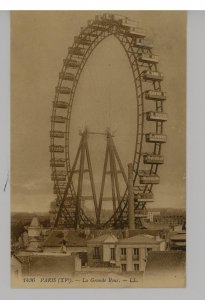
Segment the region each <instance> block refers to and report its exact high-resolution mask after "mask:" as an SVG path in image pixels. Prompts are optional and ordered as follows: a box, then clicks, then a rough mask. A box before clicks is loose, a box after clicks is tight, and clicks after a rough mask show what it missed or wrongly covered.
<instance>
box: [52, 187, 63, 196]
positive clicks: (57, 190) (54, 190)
mask: <svg viewBox="0 0 205 300" xmlns="http://www.w3.org/2000/svg"><path fill="white" fill-rule="evenodd" d="M53 193H54V194H55V195H56V194H58V193H60V194H61V195H63V194H64V193H65V189H61V188H57V187H56V186H54V187H53Z"/></svg>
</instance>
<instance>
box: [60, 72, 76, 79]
mask: <svg viewBox="0 0 205 300" xmlns="http://www.w3.org/2000/svg"><path fill="white" fill-rule="evenodd" d="M59 78H60V79H63V80H69V81H73V80H74V79H75V75H74V74H72V73H68V72H60V73H59Z"/></svg>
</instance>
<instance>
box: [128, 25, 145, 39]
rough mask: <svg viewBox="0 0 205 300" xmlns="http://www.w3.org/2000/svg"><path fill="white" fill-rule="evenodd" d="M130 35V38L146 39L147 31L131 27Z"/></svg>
mask: <svg viewBox="0 0 205 300" xmlns="http://www.w3.org/2000/svg"><path fill="white" fill-rule="evenodd" d="M128 35H130V36H137V37H145V36H146V33H145V30H144V29H142V28H138V27H130V28H129V32H128Z"/></svg>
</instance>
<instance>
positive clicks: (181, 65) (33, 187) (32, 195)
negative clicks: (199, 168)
mask: <svg viewBox="0 0 205 300" xmlns="http://www.w3.org/2000/svg"><path fill="white" fill-rule="evenodd" d="M96 14H97V13H96V12H94V11H92V12H80V11H79V12H66V11H64V12H60V11H59V12H26V11H25V12H13V13H12V22H11V26H12V31H11V95H12V100H11V186H12V211H16V212H17V211H28V212H35V211H48V210H49V205H50V202H51V201H53V200H54V199H55V196H54V195H53V183H52V181H51V179H50V174H51V169H50V165H49V161H50V153H49V130H50V117H51V111H52V101H53V98H54V90H55V86H56V84H57V81H58V73H59V71H60V69H61V67H62V62H63V59H64V58H65V56H66V54H67V49H68V47H69V46H71V45H72V43H73V38H74V36H76V35H78V34H79V31H80V28H81V27H83V26H85V25H86V24H87V20H89V19H92V18H94V17H95V15H96ZM120 14H121V15H125V16H128V17H130V18H132V19H134V20H136V21H137V22H138V23H139V25H140V26H141V27H142V28H144V29H145V30H146V32H147V37H148V38H150V39H151V40H153V42H154V48H153V53H156V54H158V55H159V58H160V63H159V70H160V71H161V72H163V73H164V78H165V79H164V82H163V90H164V91H166V92H167V101H166V103H165V111H166V112H167V113H168V122H167V123H166V126H165V132H166V134H167V136H168V142H167V144H166V145H163V155H164V156H165V164H164V165H163V166H161V167H160V171H159V175H160V180H161V182H160V185H158V186H156V187H154V197H155V202H154V204H153V206H155V207H172V208H184V207H185V203H186V14H185V13H183V12H163V11H161V12H156V11H155V12H151V11H150V12H149V11H147V12H143V11H126V12H120ZM108 75H109V76H108ZM85 125H86V126H88V128H89V129H90V130H95V131H105V129H106V128H107V127H110V128H111V131H113V132H114V133H115V138H114V142H115V144H116V147H117V149H118V152H119V155H120V157H121V159H122V162H123V166H124V168H125V170H126V171H127V163H128V162H131V161H132V160H133V153H134V146H135V136H136V100H135V95H134V84H133V78H132V74H131V70H130V68H129V65H128V60H127V57H126V54H125V52H124V50H123V49H122V47H121V46H120V44H119V42H118V41H117V40H116V39H115V38H113V37H109V38H107V39H106V40H105V41H103V43H101V44H100V45H99V46H98V47H97V48H96V50H95V51H94V52H93V54H92V55H91V57H90V58H89V60H88V63H87V65H86V68H85V69H84V71H83V73H82V76H81V78H80V81H79V86H78V89H77V92H76V96H75V102H74V105H73V110H72V116H71V147H70V155H71V161H72V160H73V158H74V156H75V152H76V148H77V146H78V143H79V140H80V137H79V135H78V131H79V128H81V127H83V126H85ZM89 147H90V152H91V159H92V163H93V171H94V176H95V185H96V189H97V193H98V194H99V187H100V183H101V177H102V167H103V159H104V154H105V138H104V137H96V136H91V137H89Z"/></svg>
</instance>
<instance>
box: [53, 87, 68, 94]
mask: <svg viewBox="0 0 205 300" xmlns="http://www.w3.org/2000/svg"><path fill="white" fill-rule="evenodd" d="M70 92H71V89H70V88H68V87H65V86H57V87H56V93H59V94H70Z"/></svg>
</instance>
